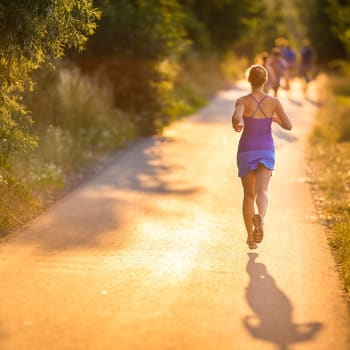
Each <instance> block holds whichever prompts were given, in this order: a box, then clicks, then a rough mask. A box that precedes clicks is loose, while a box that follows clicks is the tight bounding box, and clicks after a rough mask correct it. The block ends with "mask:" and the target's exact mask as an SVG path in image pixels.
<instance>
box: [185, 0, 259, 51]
mask: <svg viewBox="0 0 350 350" xmlns="http://www.w3.org/2000/svg"><path fill="white" fill-rule="evenodd" d="M180 3H181V4H182V5H183V6H184V8H185V9H186V12H187V13H189V14H190V15H191V17H192V22H188V23H189V24H190V27H189V29H190V31H189V32H190V33H191V35H192V36H191V38H192V39H193V41H194V42H195V43H197V44H200V43H201V42H202V40H201V37H202V36H203V35H206V36H207V37H208V39H207V40H206V41H205V42H206V43H208V41H209V44H210V46H211V48H214V49H215V50H219V51H221V52H223V51H225V50H228V49H232V48H233V46H234V44H235V43H237V42H238V41H239V40H240V39H241V38H242V37H243V36H244V35H247V34H248V33H249V32H250V31H251V29H252V25H253V27H254V23H253V22H254V21H256V20H258V18H259V17H261V15H262V13H263V12H264V9H265V8H266V4H265V1H258V0H246V1H240V0H180Z"/></svg>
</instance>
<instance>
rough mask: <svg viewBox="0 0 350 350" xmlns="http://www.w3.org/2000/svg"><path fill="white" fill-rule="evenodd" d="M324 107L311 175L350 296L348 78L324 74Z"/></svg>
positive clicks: (315, 136)
mask: <svg viewBox="0 0 350 350" xmlns="http://www.w3.org/2000/svg"><path fill="white" fill-rule="evenodd" d="M320 91H321V94H322V96H321V101H323V106H322V107H321V109H320V112H319V115H318V122H317V124H316V125H315V128H314V131H313V133H312V135H311V144H312V153H311V155H310V161H311V170H312V171H311V176H312V178H313V183H314V186H313V188H314V195H315V200H316V204H317V206H318V210H319V214H320V217H321V219H322V221H323V223H324V225H325V226H326V228H327V232H328V233H329V235H328V238H329V243H330V245H331V247H332V248H334V251H335V253H336V258H337V261H338V262H339V266H340V270H341V275H342V277H343V285H344V289H345V291H346V293H347V295H348V297H349V299H350V158H349V155H350V128H349V125H350V118H349V116H350V90H349V87H348V78H346V77H345V78H340V77H328V78H326V77H324V78H323V79H322V81H321V89H320Z"/></svg>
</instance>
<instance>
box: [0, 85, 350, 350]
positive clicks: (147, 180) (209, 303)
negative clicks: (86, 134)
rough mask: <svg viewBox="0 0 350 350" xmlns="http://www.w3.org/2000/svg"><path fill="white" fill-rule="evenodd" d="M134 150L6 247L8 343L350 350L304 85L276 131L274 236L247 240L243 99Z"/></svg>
mask: <svg viewBox="0 0 350 350" xmlns="http://www.w3.org/2000/svg"><path fill="white" fill-rule="evenodd" d="M246 88H247V86H246V85H245V84H244V83H241V84H238V85H237V86H236V87H235V88H233V89H230V90H227V91H223V92H221V93H219V94H218V95H217V96H216V97H215V98H214V99H213V100H212V102H211V104H210V105H209V106H208V107H206V108H205V109H203V110H202V111H200V112H199V113H198V114H197V115H194V116H192V117H190V118H187V119H184V120H181V121H179V122H177V123H175V124H173V125H172V126H171V127H169V128H168V129H166V130H165V131H164V133H163V135H161V136H155V137H152V138H146V139H143V140H140V141H139V142H137V143H136V144H134V145H132V146H129V147H128V148H127V149H126V150H124V151H122V152H121V153H120V154H119V155H117V156H116V158H115V160H114V161H113V162H112V163H111V164H110V165H109V167H108V168H107V169H106V170H105V171H103V172H102V173H101V174H100V175H99V176H97V177H95V178H94V179H93V180H92V181H90V182H89V183H86V184H85V185H84V186H82V187H80V188H79V189H77V190H76V191H75V192H73V193H71V194H70V195H68V196H67V197H65V198H64V199H63V200H62V201H60V202H59V203H57V204H56V205H54V206H53V207H52V208H51V209H50V210H49V211H48V212H47V213H46V214H45V215H43V216H41V217H39V218H37V219H36V220H35V221H34V222H32V223H31V224H30V225H27V226H28V227H27V228H26V229H24V230H23V231H22V232H18V233H16V234H14V235H12V236H11V237H10V238H7V239H6V240H4V241H3V242H2V244H1V245H0V297H1V298H0V349H4V350H10V349H13V350H21V349H33V350H41V349H43V350H54V349H72V350H78V349H84V350H85V349H137V350H139V349H140V350H143V349H145V350H148V349H157V350H158V349H159V350H163V349H191V350H192V349H203V350H205V349H225V350H226V349H227V350H229V349H230V350H236V349H237V350H246V349H247V350H254V349H259V350H265V349H279V350H283V349H293V350H297V349H315V350H316V349H317V350H322V349H324V350H333V349H334V350H343V349H350V343H349V342H348V337H349V334H350V322H349V313H348V310H347V306H346V303H345V301H344V299H343V296H342V291H341V286H340V282H339V279H338V275H337V272H336V269H335V263H334V259H333V258H332V256H331V253H330V251H329V249H328V246H327V242H326V237H325V234H324V232H323V230H322V228H321V226H320V225H319V224H318V222H317V220H318V219H317V215H316V211H315V208H314V205H313V201H312V198H311V194H310V187H309V184H308V177H307V172H306V162H305V159H304V157H305V149H306V137H307V134H308V132H309V130H310V127H311V125H312V122H313V118H314V113H315V111H316V109H317V103H316V102H315V100H314V99H309V100H305V99H304V98H303V97H302V96H301V95H300V94H299V90H298V85H294V86H293V90H292V92H291V94H290V96H289V97H288V96H287V95H286V94H285V92H282V93H281V96H282V97H281V98H282V103H284V105H285V106H286V109H287V110H288V112H289V113H290V115H291V117H292V120H293V123H294V130H293V131H292V132H291V133H287V132H284V131H282V130H280V129H277V128H276V129H275V130H274V135H275V141H276V147H277V164H276V170H275V171H274V173H273V177H272V182H271V187H270V207H269V212H268V215H267V217H266V225H265V226H266V237H265V239H264V241H263V243H262V244H261V246H260V247H259V248H258V249H257V250H255V251H251V252H250V251H249V250H248V248H247V245H246V244H245V231H244V227H243V222H242V217H241V199H242V191H241V185H240V182H239V179H238V178H237V175H236V167H235V153H236V147H237V142H238V137H239V135H238V134H236V133H234V132H233V131H232V129H231V126H230V117H231V112H232V107H233V102H234V99H235V98H236V97H237V96H239V95H242V94H245V93H246Z"/></svg>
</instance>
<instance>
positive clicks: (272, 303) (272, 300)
mask: <svg viewBox="0 0 350 350" xmlns="http://www.w3.org/2000/svg"><path fill="white" fill-rule="evenodd" d="M248 255H249V260H248V263H247V267H246V271H247V273H248V274H249V277H250V280H249V285H248V287H247V289H246V298H247V302H248V304H249V306H250V308H251V309H252V311H253V312H254V314H255V315H254V316H245V317H244V319H243V323H244V326H245V328H246V329H247V330H248V331H249V333H250V334H251V336H253V337H254V338H258V339H261V340H265V341H268V342H271V343H273V344H275V345H276V349H279V350H287V349H288V348H289V346H290V345H292V344H294V343H300V342H306V341H310V340H312V339H313V338H314V337H315V335H316V334H317V333H318V332H319V331H320V330H321V328H322V324H321V323H320V322H309V323H299V324H297V323H295V322H294V321H293V306H292V304H291V302H290V300H289V299H288V297H287V296H286V294H285V293H284V292H283V291H282V290H280V289H279V288H278V286H277V285H276V282H275V280H274V279H273V277H272V276H271V275H270V274H269V273H268V271H267V268H266V266H265V265H264V264H262V263H258V262H256V258H257V257H258V254H256V253H249V254H248Z"/></svg>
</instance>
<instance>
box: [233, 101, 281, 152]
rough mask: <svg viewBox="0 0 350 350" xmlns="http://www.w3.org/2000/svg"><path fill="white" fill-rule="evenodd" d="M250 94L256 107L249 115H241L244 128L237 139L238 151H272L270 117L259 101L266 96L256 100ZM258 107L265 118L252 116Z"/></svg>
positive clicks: (273, 148)
mask: <svg viewBox="0 0 350 350" xmlns="http://www.w3.org/2000/svg"><path fill="white" fill-rule="evenodd" d="M250 96H252V97H253V98H254V99H255V101H256V103H257V107H256V110H255V112H254V113H253V114H252V116H251V117H243V120H244V128H243V133H242V136H241V138H240V140H239V145H238V152H247V151H258V150H259V151H262V150H264V151H274V150H275V147H274V143H273V138H272V131H271V125H272V118H271V117H268V116H266V114H265V112H264V110H263V109H262V108H261V103H262V102H263V101H264V100H265V98H266V97H267V96H265V97H263V98H262V99H261V100H260V101H258V100H257V99H256V98H255V97H254V96H253V95H250ZM258 109H260V110H261V111H262V113H263V114H264V116H265V118H254V116H255V114H256V112H257V110H258Z"/></svg>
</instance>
